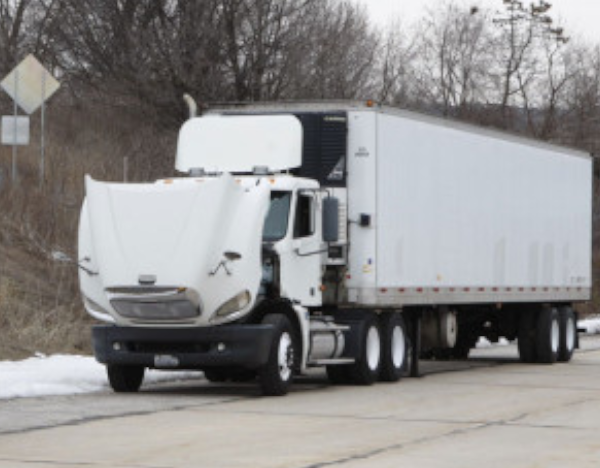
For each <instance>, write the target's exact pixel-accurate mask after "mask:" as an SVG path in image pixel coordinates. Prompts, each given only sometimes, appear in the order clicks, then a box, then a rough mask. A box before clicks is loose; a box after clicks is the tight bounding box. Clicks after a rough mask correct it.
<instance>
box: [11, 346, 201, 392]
mask: <svg viewBox="0 0 600 468" xmlns="http://www.w3.org/2000/svg"><path fill="white" fill-rule="evenodd" d="M199 375H200V373H198V372H196V373H191V372H163V371H154V370H152V371H146V376H145V378H144V384H146V383H149V382H150V383H152V382H163V381H174V380H182V379H187V378H190V377H197V376H199ZM0 382H1V383H2V384H1V385H0V400H1V399H9V398H32V397H40V396H50V395H76V394H81V393H93V392H100V391H103V390H108V388H109V385H108V380H107V377H106V370H105V368H104V366H103V365H102V364H99V363H98V362H97V361H96V360H95V359H94V358H93V357H88V356H64V355H55V356H44V355H43V354H41V353H36V356H35V357H32V358H29V359H25V360H23V361H0Z"/></svg>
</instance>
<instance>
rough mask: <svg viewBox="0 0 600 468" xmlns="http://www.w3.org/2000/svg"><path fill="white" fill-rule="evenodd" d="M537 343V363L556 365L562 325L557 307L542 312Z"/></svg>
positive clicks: (543, 309) (538, 324)
mask: <svg viewBox="0 0 600 468" xmlns="http://www.w3.org/2000/svg"><path fill="white" fill-rule="evenodd" d="M536 341H537V343H536V351H537V361H538V362H539V363H541V364H553V363H555V362H556V360H557V359H558V350H559V347H560V325H559V323H558V310H557V309H556V307H544V308H542V310H541V311H540V313H539V315H538V319H537V331H536Z"/></svg>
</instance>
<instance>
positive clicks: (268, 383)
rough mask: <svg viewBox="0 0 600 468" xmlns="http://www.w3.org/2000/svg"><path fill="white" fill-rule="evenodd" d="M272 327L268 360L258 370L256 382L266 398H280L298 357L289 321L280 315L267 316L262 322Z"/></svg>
mask: <svg viewBox="0 0 600 468" xmlns="http://www.w3.org/2000/svg"><path fill="white" fill-rule="evenodd" d="M262 323H263V324H265V325H273V328H274V329H275V333H274V334H273V342H272V343H271V351H270V353H269V360H268V361H267V363H266V364H265V365H264V366H263V367H261V368H260V369H259V370H258V381H259V384H260V387H261V390H262V392H263V395H266V396H282V395H285V394H286V393H287V392H288V389H289V386H290V384H291V383H292V380H293V373H294V369H295V368H296V367H297V366H296V360H297V359H298V357H299V351H300V348H299V346H298V340H297V338H296V336H297V334H296V333H295V330H294V329H293V327H292V324H291V323H290V321H289V319H288V318H287V317H286V316H285V315H281V314H268V315H265V317H264V318H263V320H262Z"/></svg>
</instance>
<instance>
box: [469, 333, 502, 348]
mask: <svg viewBox="0 0 600 468" xmlns="http://www.w3.org/2000/svg"><path fill="white" fill-rule="evenodd" d="M509 345H510V341H508V340H507V339H506V338H500V339H499V340H498V343H492V342H490V341H489V340H488V339H487V338H484V337H483V336H480V337H479V340H478V341H477V344H476V345H475V347H476V348H479V349H481V348H491V347H494V346H509Z"/></svg>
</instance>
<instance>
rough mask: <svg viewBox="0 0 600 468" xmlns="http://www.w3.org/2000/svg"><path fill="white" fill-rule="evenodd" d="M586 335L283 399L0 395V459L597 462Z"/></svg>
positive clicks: (215, 390)
mask: <svg viewBox="0 0 600 468" xmlns="http://www.w3.org/2000/svg"><path fill="white" fill-rule="evenodd" d="M582 343H583V349H582V350H581V351H580V352H578V353H577V354H576V356H575V357H574V360H573V361H572V362H571V363H570V364H556V365H554V366H542V365H523V364H520V363H518V362H517V360H516V350H515V349H514V347H500V348H491V349H484V350H478V351H477V352H476V353H474V357H472V358H471V359H470V360H469V361H466V362H453V363H424V365H423V368H424V371H425V372H426V375H425V376H424V377H422V378H419V379H405V380H403V381H402V382H400V383H398V384H377V385H375V386H373V387H350V386H348V387H345V386H344V387H335V386H332V385H329V384H328V383H327V381H326V378H325V376H324V374H323V373H322V372H315V374H314V375H311V376H310V377H308V378H304V379H303V380H302V381H301V382H300V383H299V384H298V385H296V386H295V387H294V391H293V392H292V393H291V394H290V395H288V396H287V397H285V398H261V397H259V395H258V392H257V390H256V388H255V387H254V386H252V385H214V384H209V383H207V382H206V381H205V380H204V379H203V378H201V377H199V378H198V379H197V380H189V381H185V382H178V383H169V384H162V385H160V386H154V387H151V388H145V389H143V392H142V393H140V394H137V395H115V394H110V393H98V394H92V395H84V396H73V397H48V398H35V399H26V400H11V401H4V402H0V467H1V468H4V467H10V468H31V467H36V468H39V467H48V468H57V467H78V466H82V467H92V468H97V467H107V468H108V467H115V468H120V467H135V468H179V467H186V468H187V467H210V468H220V467H224V468H225V467H227V468H237V467H252V468H262V467H265V468H271V467H272V468H276V467H286V468H287V467H292V468H321V467H323V468H325V467H334V468H338V467H339V468H358V467H382V468H387V467H390V468H392V467H393V468H398V467H417V466H418V467H420V468H429V467H432V468H433V467H460V468H468V467H481V466H485V467H511V468H515V467H543V468H548V467H561V468H564V467H565V466H568V467H569V468H572V467H597V466H598V465H599V463H600V337H593V338H592V337H590V338H585V339H584V340H583V342H582Z"/></svg>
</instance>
